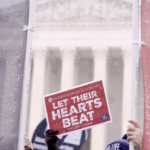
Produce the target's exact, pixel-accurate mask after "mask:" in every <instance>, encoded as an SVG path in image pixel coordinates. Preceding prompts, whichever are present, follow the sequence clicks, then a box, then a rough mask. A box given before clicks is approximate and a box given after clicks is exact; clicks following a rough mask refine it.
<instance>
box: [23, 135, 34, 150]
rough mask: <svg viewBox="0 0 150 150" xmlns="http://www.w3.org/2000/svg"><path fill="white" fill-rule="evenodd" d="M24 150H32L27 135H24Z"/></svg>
mask: <svg viewBox="0 0 150 150" xmlns="http://www.w3.org/2000/svg"><path fill="white" fill-rule="evenodd" d="M24 150H33V146H32V143H31V142H30V140H29V139H28V138H27V137H25V144H24Z"/></svg>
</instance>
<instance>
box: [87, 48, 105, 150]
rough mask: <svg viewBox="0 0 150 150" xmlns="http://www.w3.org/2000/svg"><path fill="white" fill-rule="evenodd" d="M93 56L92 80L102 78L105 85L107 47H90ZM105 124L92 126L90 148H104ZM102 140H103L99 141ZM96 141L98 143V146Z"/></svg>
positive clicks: (97, 149) (95, 149)
mask: <svg viewBox="0 0 150 150" xmlns="http://www.w3.org/2000/svg"><path fill="white" fill-rule="evenodd" d="M92 50H93V57H94V80H102V81H103V84H104V86H106V57H107V47H104V46H95V47H93V48H92ZM106 138H107V133H106V126H105V125H103V126H97V127H94V128H92V133H91V148H90V149H91V150H99V149H102V150H104V149H105V148H106ZM101 141H103V142H101ZM97 143H100V144H99V146H98V145H97Z"/></svg>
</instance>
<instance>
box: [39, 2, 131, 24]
mask: <svg viewBox="0 0 150 150" xmlns="http://www.w3.org/2000/svg"><path fill="white" fill-rule="evenodd" d="M122 10H123V11H122ZM131 11H132V4H131V3H130V2H128V1H116V0H112V1H109V0H102V1H101V0H83V1H80V0H51V1H45V2H43V3H41V2H40V1H39V3H38V5H37V12H38V17H37V21H38V22H39V21H41V20H42V21H44V22H63V21H77V22H78V21H80V22H84V21H98V20H101V19H105V20H112V19H116V20H125V19H131ZM106 14H107V15H106Z"/></svg>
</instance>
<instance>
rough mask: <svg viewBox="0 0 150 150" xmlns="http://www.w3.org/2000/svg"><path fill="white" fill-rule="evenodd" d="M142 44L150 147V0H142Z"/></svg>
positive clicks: (145, 143)
mask: <svg viewBox="0 0 150 150" xmlns="http://www.w3.org/2000/svg"><path fill="white" fill-rule="evenodd" d="M141 40H142V41H144V42H145V43H146V45H145V46H144V45H142V46H141V53H142V71H143V87H144V126H143V129H144V131H143V148H142V150H149V149H150V0H142V7H141Z"/></svg>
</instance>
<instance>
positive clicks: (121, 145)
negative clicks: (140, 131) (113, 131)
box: [105, 134, 136, 150]
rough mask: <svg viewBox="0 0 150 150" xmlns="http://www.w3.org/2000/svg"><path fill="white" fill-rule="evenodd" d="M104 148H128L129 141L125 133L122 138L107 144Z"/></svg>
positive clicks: (124, 149) (116, 149) (111, 149)
mask: <svg viewBox="0 0 150 150" xmlns="http://www.w3.org/2000/svg"><path fill="white" fill-rule="evenodd" d="M105 150H129V142H128V141H127V134H125V135H124V136H123V137H122V139H120V140H117V141H115V142H112V143H111V144H109V145H108V146H107V147H106V149H105ZM135 150H136V149H135Z"/></svg>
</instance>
